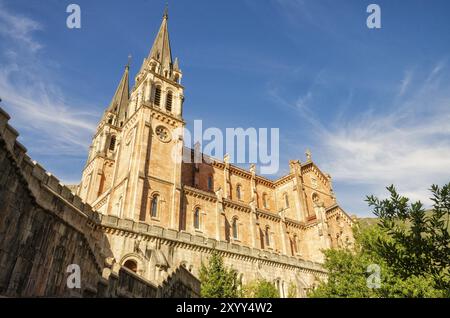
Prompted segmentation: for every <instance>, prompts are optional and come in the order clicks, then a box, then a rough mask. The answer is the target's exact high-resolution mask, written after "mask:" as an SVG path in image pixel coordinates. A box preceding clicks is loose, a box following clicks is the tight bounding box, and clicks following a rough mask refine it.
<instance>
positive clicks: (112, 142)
mask: <svg viewBox="0 0 450 318" xmlns="http://www.w3.org/2000/svg"><path fill="white" fill-rule="evenodd" d="M115 148H116V136H114V135H112V136H111V140H110V141H109V150H111V151H114V149H115Z"/></svg>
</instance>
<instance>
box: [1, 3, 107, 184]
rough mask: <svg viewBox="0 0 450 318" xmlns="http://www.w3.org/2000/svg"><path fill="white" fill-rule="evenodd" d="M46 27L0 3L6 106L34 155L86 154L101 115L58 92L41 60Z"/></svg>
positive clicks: (3, 84)
mask: <svg viewBox="0 0 450 318" xmlns="http://www.w3.org/2000/svg"><path fill="white" fill-rule="evenodd" d="M43 29H44V28H43V25H42V24H41V23H40V22H38V21H35V20H33V19H31V18H29V17H24V16H20V15H17V14H15V13H14V12H11V11H10V10H8V9H7V8H6V7H5V6H4V5H3V4H2V3H1V2H0V41H2V42H3V43H4V46H5V47H8V49H7V50H6V51H4V52H2V53H1V54H2V56H1V59H0V61H1V62H0V94H1V98H2V99H3V102H2V107H3V108H5V109H6V110H7V111H8V112H9V113H10V114H11V115H12V122H13V125H14V126H15V127H16V128H18V130H19V132H20V133H21V136H20V138H24V139H25V142H24V143H25V146H26V147H27V148H28V149H29V150H30V152H31V155H32V156H39V155H47V156H48V155H54V156H81V155H82V154H83V155H85V154H86V149H87V148H88V145H89V142H90V138H91V134H92V132H93V131H94V129H95V122H96V120H95V119H96V117H98V114H97V113H94V112H92V111H90V110H89V108H87V106H86V105H83V106H80V105H74V104H73V103H72V102H68V98H67V96H65V94H64V93H62V92H61V90H60V89H59V87H58V85H57V84H56V81H55V78H57V76H56V75H55V74H51V71H49V70H48V67H47V66H46V65H45V63H46V61H45V59H43V58H42V54H41V53H42V50H43V49H44V45H43V44H42V43H40V42H39V41H38V40H37V39H36V37H35V32H36V31H39V30H43ZM63 177H64V176H63Z"/></svg>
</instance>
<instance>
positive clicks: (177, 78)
mask: <svg viewBox="0 0 450 318" xmlns="http://www.w3.org/2000/svg"><path fill="white" fill-rule="evenodd" d="M175 82H177V83H180V76H179V75H178V74H177V75H175Z"/></svg>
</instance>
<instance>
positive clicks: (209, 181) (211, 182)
mask: <svg viewBox="0 0 450 318" xmlns="http://www.w3.org/2000/svg"><path fill="white" fill-rule="evenodd" d="M208 190H209V191H213V190H214V184H213V177H212V176H208Z"/></svg>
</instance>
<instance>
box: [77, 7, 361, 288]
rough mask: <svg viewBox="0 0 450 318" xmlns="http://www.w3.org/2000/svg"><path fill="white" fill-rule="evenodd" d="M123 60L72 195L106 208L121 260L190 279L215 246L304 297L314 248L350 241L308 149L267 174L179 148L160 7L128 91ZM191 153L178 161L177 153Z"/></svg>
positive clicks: (248, 271) (240, 266)
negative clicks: (183, 272)
mask: <svg viewBox="0 0 450 318" xmlns="http://www.w3.org/2000/svg"><path fill="white" fill-rule="evenodd" d="M129 76H130V75H129V66H126V67H125V70H124V73H123V76H122V78H121V80H120V83H119V85H118V87H117V90H116V92H115V94H114V96H113V99H112V101H111V103H110V105H109V106H108V107H107V109H106V111H105V112H104V115H103V117H102V119H101V121H100V122H99V124H98V126H97V130H96V132H95V135H94V137H93V140H92V145H91V147H90V150H89V155H88V159H87V162H86V165H85V167H84V170H83V173H82V180H81V182H80V184H79V185H78V186H77V187H76V190H75V192H76V195H78V196H79V197H80V198H81V199H82V201H83V202H84V203H86V204H89V205H90V206H92V209H93V210H94V211H96V212H98V213H99V214H100V215H101V216H102V227H103V231H104V232H105V235H106V237H107V240H108V243H109V246H110V247H111V251H112V253H113V258H114V260H115V262H117V263H119V264H120V265H121V266H124V267H126V268H128V269H130V270H131V271H133V272H135V273H137V274H138V275H140V276H142V277H144V278H145V279H147V280H149V281H153V282H156V283H159V282H161V281H164V279H165V278H166V277H167V276H168V275H169V273H170V270H171V269H173V268H177V267H178V266H184V267H186V268H187V269H189V271H190V272H191V273H192V274H193V275H194V276H197V277H198V272H199V269H200V266H201V263H202V262H205V261H207V258H208V256H209V255H210V254H211V251H212V250H213V249H216V250H217V251H219V252H220V253H221V255H222V256H223V257H224V260H225V263H226V265H228V266H232V267H234V268H235V269H236V270H238V272H239V273H240V274H241V279H242V281H243V283H246V282H249V281H251V280H254V279H258V278H264V279H267V280H270V281H272V282H274V283H275V284H276V286H277V288H278V289H279V291H280V294H281V296H284V297H287V295H288V290H289V288H290V287H289V286H295V287H296V288H295V290H296V294H297V296H305V293H306V291H307V290H308V289H309V288H311V287H313V286H314V284H315V282H316V281H317V280H318V279H322V278H324V277H326V273H325V272H324V270H323V269H322V268H321V266H320V263H321V262H322V261H323V255H322V252H321V250H323V249H327V248H338V247H342V246H346V245H351V244H352V242H353V237H352V231H351V228H352V226H353V221H352V219H351V218H350V217H349V216H348V215H347V214H346V213H345V212H344V211H343V210H342V209H341V208H340V207H339V205H338V204H337V203H336V197H335V195H334V192H333V188H332V180H331V176H330V175H329V174H326V173H324V172H322V171H321V170H320V169H319V167H318V166H317V165H316V164H315V163H314V162H313V160H312V157H311V154H310V153H309V152H307V155H306V160H305V161H304V162H300V161H299V160H292V161H290V162H289V168H290V171H289V174H287V175H285V176H283V177H281V178H279V179H277V180H270V179H268V178H265V177H263V176H259V175H257V174H256V167H255V166H254V165H250V167H249V169H248V170H246V169H243V168H241V167H238V166H235V165H233V164H231V163H230V159H229V158H228V156H225V157H224V158H223V159H215V158H210V157H206V156H205V157H203V156H201V154H200V158H202V159H201V160H193V159H196V157H198V152H197V151H193V150H190V149H186V148H185V147H184V146H183V134H182V133H179V132H180V131H182V128H184V127H185V121H184V120H183V102H184V87H183V86H182V84H181V79H182V72H181V69H180V65H179V62H178V59H175V60H173V59H172V52H171V47H170V40H169V33H168V15H167V12H166V13H165V14H164V17H163V20H162V23H161V27H160V29H159V31H158V34H157V36H156V38H155V40H154V43H153V46H152V48H151V50H150V53H149V55H148V57H147V58H146V59H144V62H143V64H142V66H141V68H140V70H139V72H138V74H137V75H136V77H135V81H134V86H133V87H132V88H131V89H130V87H129V82H130V80H129ZM183 158H184V159H186V158H189V159H192V160H182V159H183Z"/></svg>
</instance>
